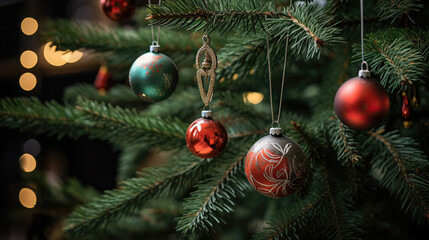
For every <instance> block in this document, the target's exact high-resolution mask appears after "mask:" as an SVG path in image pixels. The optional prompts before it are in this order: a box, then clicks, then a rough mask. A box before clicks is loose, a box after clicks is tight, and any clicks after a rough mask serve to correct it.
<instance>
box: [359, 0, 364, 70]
mask: <svg viewBox="0 0 429 240" xmlns="http://www.w3.org/2000/svg"><path fill="white" fill-rule="evenodd" d="M360 44H361V51H362V62H365V58H364V55H363V0H360Z"/></svg>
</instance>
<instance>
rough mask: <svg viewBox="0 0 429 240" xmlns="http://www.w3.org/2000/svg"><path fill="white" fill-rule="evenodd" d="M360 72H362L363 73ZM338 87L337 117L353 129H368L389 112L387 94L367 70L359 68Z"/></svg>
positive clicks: (336, 96) (379, 121) (378, 122)
mask: <svg viewBox="0 0 429 240" xmlns="http://www.w3.org/2000/svg"><path fill="white" fill-rule="evenodd" d="M361 72H364V73H363V75H362V73H361ZM359 76H361V77H355V78H352V79H350V80H348V81H346V82H345V83H343V85H341V87H340V88H339V89H338V91H337V94H336V95H335V103H334V107H335V112H336V113H337V116H338V118H339V119H340V120H341V121H342V122H343V123H344V124H345V125H347V126H349V127H350V128H352V129H354V130H368V129H370V128H373V127H376V126H377V125H379V124H380V123H381V122H382V121H383V119H384V118H385V117H386V116H387V114H388V113H389V105H390V100H389V95H388V94H387V92H386V90H385V89H384V87H383V86H381V85H380V83H379V82H377V81H376V80H374V79H372V78H369V71H366V70H361V71H360V72H359Z"/></svg>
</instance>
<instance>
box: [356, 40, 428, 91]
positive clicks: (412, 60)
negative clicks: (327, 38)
mask: <svg viewBox="0 0 429 240" xmlns="http://www.w3.org/2000/svg"><path fill="white" fill-rule="evenodd" d="M382 34H383V32H378V33H374V34H369V35H367V39H365V43H364V49H365V57H366V61H368V62H370V65H371V67H372V71H373V72H375V73H376V74H379V75H380V78H381V83H382V84H383V85H384V86H385V87H386V88H387V89H388V90H390V91H391V92H394V91H395V90H397V91H400V90H404V89H405V86H406V85H408V84H414V83H424V82H425V80H426V79H427V71H428V70H429V64H428V63H427V62H426V61H425V60H424V57H423V56H422V54H421V53H420V52H419V51H418V50H416V49H414V46H413V43H412V42H411V41H409V40H408V39H407V38H405V37H404V36H398V37H397V38H396V39H395V40H393V41H392V42H390V41H389V40H387V41H386V38H383V37H382ZM384 34H385V35H387V34H390V32H384ZM358 49H360V47H359V46H358V45H356V44H355V45H354V51H355V52H358ZM359 51H360V50H359ZM357 55H358V54H356V55H355V56H354V58H355V59H358V56H357Z"/></svg>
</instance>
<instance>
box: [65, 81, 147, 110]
mask: <svg viewBox="0 0 429 240" xmlns="http://www.w3.org/2000/svg"><path fill="white" fill-rule="evenodd" d="M63 98H64V101H65V102H67V103H69V104H76V102H77V100H78V98H85V99H89V100H93V101H98V102H109V103H110V104H113V105H134V104H136V103H141V101H140V100H139V98H138V97H137V96H136V95H135V94H134V93H133V92H132V91H131V89H130V87H128V86H125V85H118V86H115V87H112V88H111V89H109V90H108V91H107V92H106V93H105V94H100V93H99V92H98V91H97V89H96V88H95V87H94V86H93V85H91V84H86V83H78V84H75V85H73V86H70V87H68V88H66V90H65V91H64V95H63Z"/></svg>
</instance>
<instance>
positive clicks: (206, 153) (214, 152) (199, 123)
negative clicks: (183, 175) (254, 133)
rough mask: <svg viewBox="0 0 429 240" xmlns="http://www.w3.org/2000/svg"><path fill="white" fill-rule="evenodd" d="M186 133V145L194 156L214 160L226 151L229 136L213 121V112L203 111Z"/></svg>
mask: <svg viewBox="0 0 429 240" xmlns="http://www.w3.org/2000/svg"><path fill="white" fill-rule="evenodd" d="M202 115H203V117H202V118H199V119H197V120H195V121H194V122H193V123H191V125H190V126H189V128H188V130H187V131H186V144H187V146H188V148H189V150H191V152H192V153H193V154H195V155H196V156H198V157H201V158H214V157H216V156H218V155H219V154H220V153H222V151H223V150H224V149H225V147H226V144H227V141H228V134H227V133H226V130H225V128H224V126H223V125H222V124H220V123H219V122H217V121H215V120H213V118H212V117H211V111H203V113H202Z"/></svg>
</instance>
